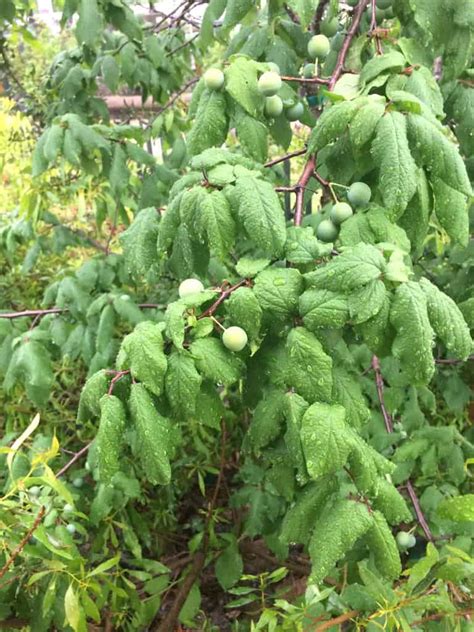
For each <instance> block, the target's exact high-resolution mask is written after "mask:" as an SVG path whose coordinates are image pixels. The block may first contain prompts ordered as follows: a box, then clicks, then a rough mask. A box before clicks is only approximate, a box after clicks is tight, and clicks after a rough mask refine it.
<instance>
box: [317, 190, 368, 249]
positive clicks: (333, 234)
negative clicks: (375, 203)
mask: <svg viewBox="0 0 474 632" xmlns="http://www.w3.org/2000/svg"><path fill="white" fill-rule="evenodd" d="M371 196H372V191H371V190H370V187H369V186H368V185H367V184H365V182H354V183H353V184H351V186H350V187H349V189H348V190H347V199H348V201H349V202H350V204H348V203H347V202H336V204H334V205H333V207H332V208H331V210H330V211H329V218H330V219H323V220H322V221H321V222H320V223H319V224H318V227H317V229H316V236H317V237H318V239H320V240H321V241H324V242H332V241H334V240H335V239H336V238H337V236H338V234H339V227H340V225H341V224H342V223H343V222H345V221H346V220H347V219H349V217H351V216H352V215H353V210H352V208H353V207H355V208H362V207H364V206H367V204H368V203H369V202H370V198H371Z"/></svg>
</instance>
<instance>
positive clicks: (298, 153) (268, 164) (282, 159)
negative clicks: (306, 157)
mask: <svg viewBox="0 0 474 632" xmlns="http://www.w3.org/2000/svg"><path fill="white" fill-rule="evenodd" d="M305 153H306V147H305V148H304V149H297V150H296V151H292V152H290V153H289V154H285V155H284V156H280V157H279V158H274V159H273V160H270V161H269V162H266V163H265V164H264V165H263V166H264V167H273V166H274V165H277V164H278V163H280V162H285V161H286V160H290V159H291V158H295V156H302V155H303V154H305Z"/></svg>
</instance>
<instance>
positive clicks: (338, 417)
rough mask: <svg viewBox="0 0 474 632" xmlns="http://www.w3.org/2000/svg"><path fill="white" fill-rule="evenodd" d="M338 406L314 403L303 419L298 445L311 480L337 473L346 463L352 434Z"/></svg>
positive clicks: (341, 408)
mask: <svg viewBox="0 0 474 632" xmlns="http://www.w3.org/2000/svg"><path fill="white" fill-rule="evenodd" d="M345 418H346V413H345V410H344V408H343V407H342V406H339V405H337V404H336V405H330V404H321V403H319V402H318V403H315V404H313V405H312V406H310V407H309V408H308V410H307V411H306V412H305V414H304V415H303V420H302V423H301V443H302V445H303V451H304V455H305V459H306V468H307V470H308V473H309V475H310V476H311V478H313V479H318V478H320V477H321V476H324V475H325V474H331V473H333V472H337V471H338V470H340V469H341V468H343V467H344V465H345V464H346V462H347V459H348V457H349V454H350V452H351V450H352V447H353V434H352V431H351V430H350V428H349V427H348V426H347V424H346V421H345Z"/></svg>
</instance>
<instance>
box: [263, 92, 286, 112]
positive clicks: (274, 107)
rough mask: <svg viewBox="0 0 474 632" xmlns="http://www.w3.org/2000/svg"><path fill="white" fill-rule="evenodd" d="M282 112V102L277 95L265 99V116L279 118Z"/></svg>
mask: <svg viewBox="0 0 474 632" xmlns="http://www.w3.org/2000/svg"><path fill="white" fill-rule="evenodd" d="M282 112H283V101H282V100H281V99H280V97H279V96H278V95H277V94H274V95H273V96H272V97H267V98H266V99H265V114H266V115H267V116H270V117H272V118H273V117H275V116H280V114H281V113H282Z"/></svg>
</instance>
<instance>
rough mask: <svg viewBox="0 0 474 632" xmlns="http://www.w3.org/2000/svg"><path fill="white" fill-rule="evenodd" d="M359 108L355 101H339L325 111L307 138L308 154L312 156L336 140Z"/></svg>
mask: <svg viewBox="0 0 474 632" xmlns="http://www.w3.org/2000/svg"><path fill="white" fill-rule="evenodd" d="M359 106H360V104H359V103H357V102H356V101H341V102H340V103H336V104H335V105H332V106H331V107H330V108H328V109H327V110H325V111H324V112H323V114H322V115H321V116H320V118H319V119H318V122H317V123H316V126H315V128H314V129H313V131H312V132H311V136H310V137H309V140H308V153H309V154H313V153H315V152H317V151H319V150H320V149H322V148H323V147H325V146H326V145H329V143H332V142H334V141H335V140H337V139H338V138H339V136H341V135H342V134H343V133H344V132H345V131H346V128H347V126H348V125H349V123H350V122H351V120H352V119H353V117H354V116H355V114H356V112H357V110H358V109H359Z"/></svg>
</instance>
